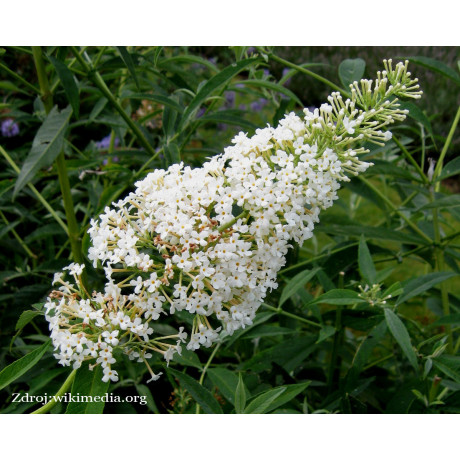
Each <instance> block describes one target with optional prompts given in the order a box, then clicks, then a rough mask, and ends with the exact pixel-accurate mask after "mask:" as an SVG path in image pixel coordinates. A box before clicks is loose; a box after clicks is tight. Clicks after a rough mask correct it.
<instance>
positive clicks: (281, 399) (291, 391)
mask: <svg viewBox="0 0 460 460" xmlns="http://www.w3.org/2000/svg"><path fill="white" fill-rule="evenodd" d="M310 383H311V382H305V383H295V384H292V385H283V386H282V387H280V388H286V390H285V391H283V392H282V394H280V395H279V396H278V397H277V398H276V399H275V400H274V401H273V402H272V403H271V404H270V405H269V406H268V408H267V409H266V412H267V413H268V412H272V411H274V410H275V409H277V408H278V407H280V406H283V405H284V404H286V403H287V402H289V401H291V400H292V399H294V398H295V397H296V396H297V395H298V394H300V393H302V392H303V391H305V389H306V388H307V387H308V385H310Z"/></svg>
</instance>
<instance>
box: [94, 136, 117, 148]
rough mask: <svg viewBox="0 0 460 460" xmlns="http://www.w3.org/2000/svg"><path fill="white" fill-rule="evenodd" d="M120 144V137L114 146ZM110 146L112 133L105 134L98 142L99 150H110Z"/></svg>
mask: <svg viewBox="0 0 460 460" xmlns="http://www.w3.org/2000/svg"><path fill="white" fill-rule="evenodd" d="M119 145H120V139H118V137H116V138H115V141H114V146H115V147H118V146H119ZM109 146H110V134H109V135H107V136H105V137H104V138H103V139H101V140H100V141H98V142H96V148H97V149H98V150H108V149H109Z"/></svg>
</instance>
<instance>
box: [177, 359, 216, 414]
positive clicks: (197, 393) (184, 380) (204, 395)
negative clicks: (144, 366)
mask: <svg viewBox="0 0 460 460" xmlns="http://www.w3.org/2000/svg"><path fill="white" fill-rule="evenodd" d="M168 372H169V373H170V374H171V375H172V376H174V377H175V378H176V379H177V380H179V384H180V385H181V386H182V387H183V388H185V389H186V390H187V391H188V392H189V393H190V395H191V396H192V398H193V399H194V400H195V401H196V402H197V403H198V404H199V405H200V406H201V407H202V409H203V411H204V412H205V413H206V414H222V408H221V407H220V406H219V404H218V402H217V401H216V400H215V399H214V397H213V395H212V394H211V392H210V391H209V390H208V389H206V388H205V387H203V386H202V385H200V384H199V383H198V382H197V381H196V380H195V379H193V378H192V377H190V376H189V375H187V374H184V373H182V372H179V371H176V370H175V369H171V368H170V369H168Z"/></svg>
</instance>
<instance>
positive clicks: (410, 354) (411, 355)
mask: <svg viewBox="0 0 460 460" xmlns="http://www.w3.org/2000/svg"><path fill="white" fill-rule="evenodd" d="M384 312H385V320H386V323H387V326H388V329H389V330H390V332H391V334H392V335H393V337H394V338H395V340H396V342H398V344H399V346H400V347H401V349H402V351H403V353H404V354H405V355H406V357H407V359H408V360H409V362H410V363H411V365H412V367H413V368H414V369H415V370H416V371H417V372H418V363H417V356H416V354H415V351H414V348H413V347H412V343H411V341H410V336H409V333H408V332H407V329H406V326H404V323H403V322H402V321H401V320H400V319H399V317H398V316H397V315H396V314H395V313H394V312H393V311H392V310H390V309H389V308H385V309H384Z"/></svg>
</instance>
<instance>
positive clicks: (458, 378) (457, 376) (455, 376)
mask: <svg viewBox="0 0 460 460" xmlns="http://www.w3.org/2000/svg"><path fill="white" fill-rule="evenodd" d="M433 364H434V365H435V367H437V368H438V369H439V370H440V371H441V372H443V373H444V374H446V375H447V376H448V377H450V378H451V379H452V380H454V381H455V382H457V383H460V373H459V372H457V371H455V370H454V369H451V368H450V367H449V366H447V365H446V364H444V363H442V362H440V361H439V360H438V359H436V358H435V359H434V360H433Z"/></svg>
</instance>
